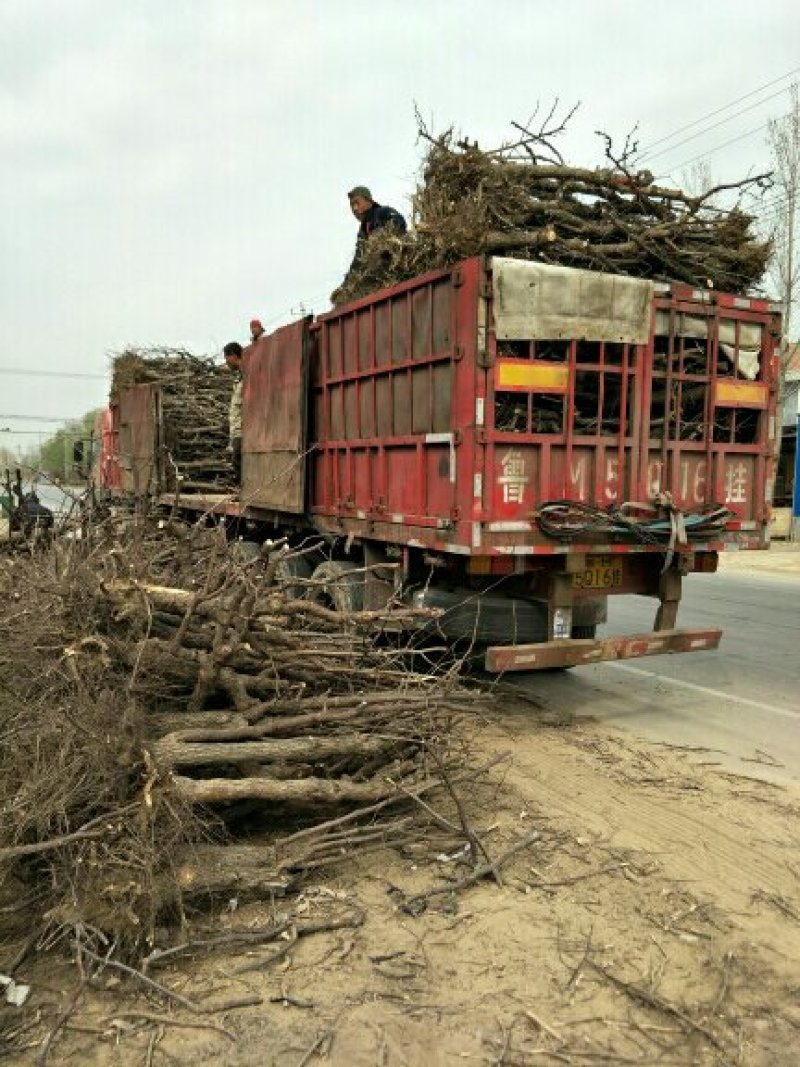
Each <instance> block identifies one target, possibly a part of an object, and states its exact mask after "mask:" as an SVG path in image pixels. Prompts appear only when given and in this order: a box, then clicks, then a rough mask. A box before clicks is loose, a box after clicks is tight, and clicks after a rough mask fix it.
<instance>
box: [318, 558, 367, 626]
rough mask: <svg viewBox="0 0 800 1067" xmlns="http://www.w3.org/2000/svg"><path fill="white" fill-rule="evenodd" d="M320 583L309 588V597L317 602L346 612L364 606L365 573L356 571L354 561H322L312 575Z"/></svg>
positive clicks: (358, 609) (360, 608)
mask: <svg viewBox="0 0 800 1067" xmlns="http://www.w3.org/2000/svg"><path fill="white" fill-rule="evenodd" d="M311 578H312V581H314V582H316V583H318V584H316V585H312V586H310V587H309V589H308V593H307V598H308V599H309V600H312V601H314V603H316V604H324V605H325V607H329V608H332V609H333V610H334V611H338V612H341V613H342V614H345V613H347V612H351V611H361V610H362V608H363V607H364V575H363V573H354V570H353V565H352V563H342V562H341V561H340V560H338V559H329V560H326V561H325V562H324V563H320V565H319V566H318V567H316V568H315V569H314V573H313V574H312V575H311Z"/></svg>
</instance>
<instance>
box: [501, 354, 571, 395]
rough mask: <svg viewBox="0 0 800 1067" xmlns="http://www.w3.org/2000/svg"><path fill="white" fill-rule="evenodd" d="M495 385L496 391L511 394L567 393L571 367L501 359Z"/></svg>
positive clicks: (524, 360)
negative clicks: (499, 390)
mask: <svg viewBox="0 0 800 1067" xmlns="http://www.w3.org/2000/svg"><path fill="white" fill-rule="evenodd" d="M494 384H495V388H496V389H503V390H508V391H510V392H514V391H518V392H526V393H566V391H567V388H568V386H569V367H565V366H561V365H559V364H554V363H545V362H538V363H537V362H536V360H531V359H500V360H498V361H497V368H496V371H495V382H494Z"/></svg>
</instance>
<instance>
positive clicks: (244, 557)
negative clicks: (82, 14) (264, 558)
mask: <svg viewBox="0 0 800 1067" xmlns="http://www.w3.org/2000/svg"><path fill="white" fill-rule="evenodd" d="M230 555H231V559H232V560H233V561H234V563H238V564H239V566H240V567H244V566H245V565H246V564H248V563H254V562H255V561H256V560H257V559H259V558H260V557H261V545H260V544H259V543H258V542H257V541H231V547H230Z"/></svg>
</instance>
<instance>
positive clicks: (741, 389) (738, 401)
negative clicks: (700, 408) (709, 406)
mask: <svg viewBox="0 0 800 1067" xmlns="http://www.w3.org/2000/svg"><path fill="white" fill-rule="evenodd" d="M768 396H769V390H768V388H767V386H766V385H765V384H764V382H726V381H724V380H722V379H719V378H718V379H717V381H716V384H715V387H714V402H715V403H716V404H718V405H721V406H723V407H731V408H736V407H740V408H765V407H766V406H767V400H768Z"/></svg>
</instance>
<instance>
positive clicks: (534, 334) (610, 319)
mask: <svg viewBox="0 0 800 1067" xmlns="http://www.w3.org/2000/svg"><path fill="white" fill-rule="evenodd" d="M492 286H493V296H494V328H495V336H496V337H497V339H498V340H500V341H503V340H508V341H526V340H536V339H543V340H546V339H551V340H553V339H558V338H578V339H582V340H586V341H618V342H621V343H628V344H637V345H640V344H646V343H647V341H648V340H649V338H650V323H651V316H652V308H653V283H652V282H650V281H646V280H643V279H641V278H626V277H624V276H623V275H620V274H601V273H599V272H597V271H591V270H578V269H576V268H575V267H554V266H551V265H550V264H547V263H532V262H530V261H528V260H522V259H506V258H503V257H500V256H496V257H495V258H493V259H492Z"/></svg>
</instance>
